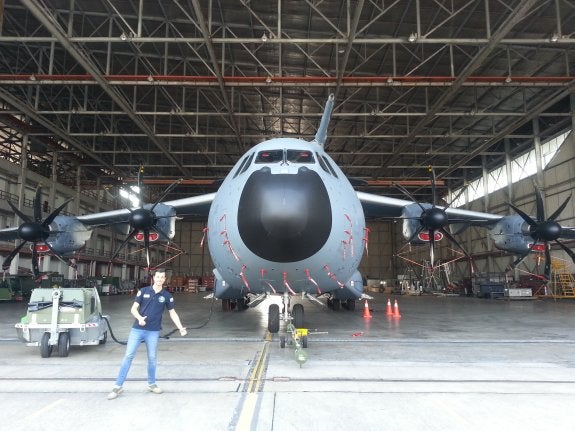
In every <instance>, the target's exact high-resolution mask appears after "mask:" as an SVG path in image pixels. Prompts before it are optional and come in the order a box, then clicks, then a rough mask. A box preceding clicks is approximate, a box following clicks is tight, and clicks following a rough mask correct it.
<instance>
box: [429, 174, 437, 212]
mask: <svg viewBox="0 0 575 431" xmlns="http://www.w3.org/2000/svg"><path fill="white" fill-rule="evenodd" d="M428 170H429V174H430V176H431V199H432V201H431V205H433V207H434V208H435V204H436V202H437V187H436V185H435V170H434V169H433V167H431V166H430V167H429V168H428Z"/></svg>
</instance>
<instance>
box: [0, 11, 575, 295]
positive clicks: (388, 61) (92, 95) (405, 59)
mask: <svg viewBox="0 0 575 431" xmlns="http://www.w3.org/2000/svg"><path fill="white" fill-rule="evenodd" d="M1 10H2V16H1V21H0V24H1V27H0V29H1V30H0V54H1V55H0V101H1V102H0V103H2V110H3V112H1V113H0V136H1V146H0V192H1V193H2V198H3V199H2V200H1V201H0V225H1V226H3V227H4V226H5V227H7V228H10V227H14V226H17V225H18V223H19V222H18V220H17V217H15V214H14V211H13V210H12V208H11V207H10V205H9V204H8V203H7V202H8V201H10V202H12V204H13V205H14V206H16V207H17V208H18V209H19V210H20V211H22V212H23V213H25V214H32V212H33V207H34V205H36V206H38V205H39V204H35V200H37V201H38V202H41V207H42V208H41V209H42V218H45V217H47V216H48V215H49V214H50V213H52V211H54V209H56V208H58V207H60V206H61V205H64V204H65V206H64V207H63V209H62V211H63V212H62V214H65V215H70V216H84V215H88V214H92V213H98V212H101V211H110V210H117V209H122V208H127V207H131V206H134V205H135V206H138V205H140V203H138V204H134V203H133V201H130V200H129V195H130V193H131V194H132V195H138V196H135V197H137V198H141V202H150V203H152V202H156V201H157V200H158V199H159V198H163V200H169V201H172V200H177V199H182V198H187V197H195V196H201V195H204V194H209V193H215V192H216V191H217V190H218V187H219V185H220V184H221V181H222V179H223V178H224V177H225V176H226V175H227V174H228V173H229V171H230V170H231V169H232V168H233V167H234V165H235V164H236V163H237V162H238V161H239V160H240V159H241V158H242V156H243V154H244V153H246V151H249V150H250V149H251V148H252V147H254V146H255V145H256V144H258V143H260V142H262V141H265V140H268V139H273V138H291V137H299V138H303V139H305V140H310V141H311V140H312V139H314V136H315V134H316V130H317V127H318V124H319V121H320V118H321V115H322V111H323V106H324V103H325V101H326V99H327V98H328V97H329V95H330V94H333V95H334V109H333V113H332V118H331V122H330V125H329V129H328V138H327V141H326V147H325V149H326V152H327V153H328V154H329V156H330V157H331V159H333V161H334V162H335V164H337V166H339V168H341V170H342V171H343V173H344V174H345V175H346V176H347V177H348V178H350V179H352V180H353V184H354V188H355V190H356V191H358V192H365V193H371V194H376V195H381V196H389V197H393V198H397V199H403V200H411V199H412V198H413V199H414V200H416V201H417V202H420V203H421V202H430V203H433V204H436V205H440V206H445V205H449V206H450V207H452V208H461V209H465V210H468V211H477V212H482V213H489V214H496V215H500V216H506V215H512V214H515V210H514V208H512V207H511V206H510V205H509V204H511V205H513V206H514V207H516V208H518V209H520V210H521V211H523V212H524V213H526V214H531V215H533V217H535V218H536V219H537V220H536V221H537V222H544V221H545V219H546V218H545V217H537V216H536V214H541V215H543V212H545V213H546V214H547V216H550V215H552V214H553V215H555V216H556V217H555V219H556V220H555V221H557V222H558V223H559V224H560V225H561V226H563V227H570V226H575V220H574V219H575V208H574V206H573V201H572V200H569V201H567V198H568V197H569V196H570V195H571V193H572V189H573V187H574V183H573V177H574V170H575V164H574V150H573V144H574V142H573V139H574V137H573V132H572V129H573V124H574V123H575V109H574V106H575V97H574V95H573V94H574V85H575V84H574V79H573V76H574V75H575V70H574V64H575V62H574V61H573V58H574V56H575V52H574V51H575V39H574V32H575V28H574V23H575V19H574V15H575V8H574V6H573V4H572V2H571V1H568V0H546V1H534V0H531V1H529V0H514V1H510V2H501V1H496V0H471V1H445V0H440V1H429V2H427V1H420V0H413V1H405V2H399V1H395V2H394V1H370V0H357V1H351V0H348V1H331V0H323V1H322V0H305V1H301V2H287V1H281V0H279V1H277V2H263V1H253V0H252V1H249V0H248V1H243V0H242V1H228V0H210V1H206V2H200V1H198V0H187V1H183V0H179V1H178V0H174V1H158V0H155V1H154V0H135V1H123V0H121V1H116V0H101V1H91V0H66V1H57V0H42V1H34V0H20V1H15V0H4V1H2V2H1ZM430 167H432V168H433V172H434V174H435V180H432V179H431V177H430ZM138 178H139V181H140V182H141V185H142V186H143V190H142V192H141V194H139V193H134V192H130V190H132V189H131V186H134V185H136V184H137V183H138ZM180 179H181V180H180ZM176 181H179V183H178V185H177V186H175V187H173V188H170V190H169V193H168V194H167V195H164V192H165V191H166V190H167V189H168V188H169V187H170V186H171V185H172V184H174V183H175V182H176ZM39 185H41V186H42V192H41V194H40V195H37V194H36V193H37V189H38V186H39ZM402 188H403V189H404V190H407V192H408V193H409V197H408V196H406V194H405V191H402ZM537 193H539V196H541V197H542V201H541V202H542V203H541V204H538V201H537V196H538V195H537ZM126 195H128V198H125V196H126ZM36 196H40V198H39V199H37V198H36ZM133 197H134V196H132V198H133ZM68 200H70V201H69V202H67V201H68ZM138 202H140V201H138ZM565 202H566V203H565ZM563 203H565V205H563ZM541 208H543V209H544V211H542V210H541ZM559 208H562V210H561V211H560V212H559V213H557V214H556V211H557V210H558V209H559ZM539 218H540V219H539ZM404 221H405V219H403V220H402V219H398V218H396V219H394V220H390V219H385V220H383V219H377V218H375V219H369V218H368V220H367V223H368V227H369V229H370V231H371V232H370V238H369V254H366V255H364V257H363V259H362V261H361V263H360V266H359V269H360V272H361V273H362V274H363V275H364V276H365V278H366V284H367V283H369V280H373V281H374V283H376V284H375V285H372V288H373V289H374V290H376V291H378V293H382V292H379V291H380V290H382V287H383V289H384V290H385V289H387V291H386V293H389V290H393V292H394V294H395V293H398V292H396V291H395V290H394V289H395V288H396V287H398V286H399V287H400V288H401V289H402V290H404V292H402V293H405V290H412V291H413V290H414V289H417V288H418V286H423V287H424V288H425V290H426V291H427V290H429V291H436V292H440V293H446V292H449V293H451V292H454V293H467V292H468V290H466V289H468V288H470V289H471V291H473V292H474V293H477V292H478V289H479V293H482V291H481V287H480V286H481V285H482V284H484V285H486V286H493V285H500V284H502V283H509V282H512V283H514V284H513V287H518V288H523V287H527V288H529V289H530V291H531V294H536V295H540V296H550V295H549V294H550V293H551V294H552V296H558V295H559V296H561V297H563V296H573V291H572V290H569V288H572V287H573V286H572V272H573V271H572V269H571V267H572V259H571V256H570V253H569V251H567V250H571V246H572V244H573V243H572V242H570V240H569V239H564V240H562V241H561V243H557V242H556V241H554V240H553V241H549V246H550V250H549V252H548V253H549V256H550V257H551V258H552V262H549V264H550V265H551V263H554V265H551V266H552V268H551V269H552V272H551V276H552V277H553V274H562V276H561V277H558V276H556V278H555V279H553V278H551V279H550V280H549V283H541V282H539V281H540V280H541V275H542V274H543V275H544V266H545V261H547V260H548V259H546V258H545V255H546V253H544V251H543V250H540V251H539V252H538V253H537V252H535V251H534V252H532V253H530V254H529V255H528V256H526V257H525V258H524V259H523V260H522V261H521V262H520V263H519V262H518V263H517V264H516V265H514V268H512V269H511V270H508V267H509V266H510V265H512V264H513V263H514V262H515V261H516V260H517V255H515V254H513V253H509V252H505V251H501V250H500V249H498V248H496V247H495V246H494V240H495V239H496V237H495V236H496V235H497V234H496V233H493V232H491V231H489V230H487V229H483V228H481V227H474V226H473V227H466V228H465V226H462V229H461V231H460V232H457V234H456V235H455V233H454V235H455V237H456V238H457V242H458V243H459V244H460V245H461V246H462V248H463V249H465V250H466V253H468V254H469V256H470V259H472V260H473V263H474V265H475V273H474V274H475V275H471V271H470V266H471V265H470V263H469V259H463V258H461V253H460V251H458V250H459V248H458V247H450V242H449V241H446V240H445V239H444V240H442V241H440V242H439V243H438V244H436V246H435V259H436V260H437V261H438V262H439V261H445V262H450V263H449V264H446V265H445V266H444V267H443V269H442V270H439V271H438V274H436V273H434V274H432V275H427V274H426V268H428V266H429V260H430V248H429V246H427V245H423V246H415V245H414V246H412V247H410V246H406V245H405V243H406V239H410V237H411V235H408V238H405V237H404V235H403V234H402V233H403V232H402V223H403V222H404ZM525 224H526V225H527V224H528V223H527V222H526V223H525ZM205 227H206V217H205V215H204V216H202V215H201V214H193V216H191V217H187V218H184V219H183V220H178V221H177V223H176V230H175V235H174V237H173V244H174V246H175V247H167V246H166V245H165V244H162V245H160V246H152V247H151V248H150V254H151V256H150V258H151V263H152V264H154V265H157V264H165V266H166V267H167V268H168V270H169V271H170V274H171V277H172V279H173V280H176V279H177V280H183V279H186V280H187V279H195V277H201V278H205V279H207V278H208V277H209V276H210V275H211V271H212V269H213V267H214V263H213V262H212V259H211V257H210V254H209V253H208V252H207V249H206V248H204V247H202V246H200V244H202V243H203V241H202V238H203V237H204V232H205V231H204V229H205ZM463 228H465V229H463ZM454 230H455V231H457V230H458V229H454ZM522 230H523V231H525V232H529V227H528V226H523V227H522ZM126 233H127V232H125V231H124V232H120V231H118V230H117V229H114V228H110V227H109V226H106V227H101V228H96V229H94V230H93V232H92V235H91V236H90V238H89V239H87V241H86V243H85V246H84V247H82V248H81V249H79V250H78V251H77V252H76V253H75V254H74V256H73V258H74V259H75V262H76V265H77V268H76V269H71V268H69V267H68V265H67V264H66V263H65V262H62V261H60V260H59V259H57V258H55V257H54V256H51V255H50V254H49V253H48V254H46V255H41V258H40V259H39V260H40V267H41V268H40V269H41V271H43V272H59V273H61V274H64V275H65V276H66V277H67V278H70V279H75V278H84V279H87V278H89V277H103V276H108V275H111V276H115V277H117V278H118V279H120V280H126V281H131V282H133V283H140V282H141V281H143V279H144V278H145V277H146V271H145V267H147V266H149V263H148V262H147V261H146V256H145V252H144V251H142V245H141V242H138V241H136V240H135V239H134V240H132V241H129V242H127V243H126V244H125V245H124V246H123V248H122V249H121V250H119V246H120V245H121V244H123V243H124V240H125V236H126ZM501 235H504V233H501ZM160 239H161V238H160ZM411 239H413V238H411ZM160 242H161V241H160ZM535 242H537V240H535ZM561 244H562V245H561ZM451 245H453V244H451ZM17 246H18V242H14V241H2V242H0V249H1V250H0V251H1V253H2V256H3V257H5V256H7V255H9V254H10V253H11V252H12V251H13V250H14V249H15V247H17ZM544 246H545V247H546V246H547V242H545V244H544ZM454 249H455V250H454ZM566 249H567V250H566ZM182 251H185V253H182ZM32 255H33V253H32V252H31V251H30V250H29V249H28V248H22V249H21V250H20V253H19V254H18V255H17V256H15V257H14V259H13V260H12V261H11V265H10V268H9V271H8V272H10V273H11V274H13V275H15V274H17V273H19V272H20V273H22V272H27V271H29V270H30V267H31V266H32V265H31V264H32V261H33V259H32ZM457 256H459V258H458V259H454V257H457ZM405 257H406V258H405ZM413 262H415V263H413ZM426 262H427V263H426ZM426 265H427V266H426ZM563 276H564V277H565V278H563ZM545 281H547V280H545ZM466 283H468V284H466ZM554 283H555V284H554ZM478 286H479V287H478ZM545 287H548V288H549V290H546V289H545ZM541 288H543V290H541ZM487 293H488V294H490V295H491V294H498V293H500V292H499V291H492V290H489V291H488V292H487Z"/></svg>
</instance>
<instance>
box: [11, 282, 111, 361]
mask: <svg viewBox="0 0 575 431" xmlns="http://www.w3.org/2000/svg"><path fill="white" fill-rule="evenodd" d="M107 318H108V316H102V305H101V303H100V297H99V296H98V291H97V290H96V288H95V287H81V288H75V287H70V288H59V287H55V288H38V289H34V291H32V295H31V296H30V302H29V303H28V311H27V313H26V316H24V317H22V320H21V321H20V323H17V324H16V325H15V327H16V332H17V335H18V338H19V339H20V340H21V341H23V342H24V343H25V344H26V345H27V346H40V356H42V357H43V358H47V357H49V356H50V355H51V354H52V350H53V348H54V347H56V348H57V349H58V354H59V356H62V357H65V356H68V354H69V352H70V346H90V345H97V344H104V343H105V342H106V339H107V336H108V332H107V324H106V319H107Z"/></svg>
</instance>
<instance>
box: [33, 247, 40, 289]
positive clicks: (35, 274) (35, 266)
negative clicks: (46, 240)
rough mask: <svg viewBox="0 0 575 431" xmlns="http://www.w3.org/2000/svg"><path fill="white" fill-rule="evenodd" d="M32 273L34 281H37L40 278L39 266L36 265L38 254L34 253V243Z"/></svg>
mask: <svg viewBox="0 0 575 431" xmlns="http://www.w3.org/2000/svg"><path fill="white" fill-rule="evenodd" d="M32 272H33V273H34V279H36V280H38V278H40V265H38V252H37V251H36V243H35V242H34V246H33V247H32Z"/></svg>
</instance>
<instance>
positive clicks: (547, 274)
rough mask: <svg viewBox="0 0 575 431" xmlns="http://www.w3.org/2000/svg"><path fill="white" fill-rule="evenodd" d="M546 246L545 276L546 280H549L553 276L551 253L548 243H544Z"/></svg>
mask: <svg viewBox="0 0 575 431" xmlns="http://www.w3.org/2000/svg"><path fill="white" fill-rule="evenodd" d="M544 244H545V270H544V272H543V274H544V275H545V278H546V279H547V280H549V277H550V276H551V253H550V252H549V244H547V242H544Z"/></svg>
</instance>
